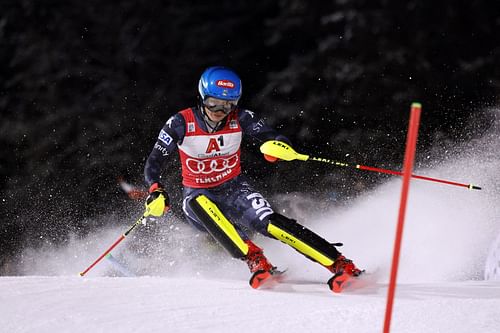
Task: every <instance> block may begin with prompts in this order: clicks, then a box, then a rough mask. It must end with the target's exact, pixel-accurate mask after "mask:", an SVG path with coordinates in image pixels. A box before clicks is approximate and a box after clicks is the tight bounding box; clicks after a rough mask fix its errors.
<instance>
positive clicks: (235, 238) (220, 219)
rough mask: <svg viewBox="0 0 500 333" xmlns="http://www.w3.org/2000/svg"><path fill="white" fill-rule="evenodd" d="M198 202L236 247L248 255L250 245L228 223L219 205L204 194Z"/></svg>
mask: <svg viewBox="0 0 500 333" xmlns="http://www.w3.org/2000/svg"><path fill="white" fill-rule="evenodd" d="M196 201H197V202H198V204H199V205H200V206H201V208H203V210H204V211H205V212H206V213H207V214H208V216H210V218H211V219H212V220H213V221H214V222H215V223H216V224H217V225H218V226H219V228H220V229H221V230H222V231H223V232H224V233H225V234H226V235H227V236H228V237H229V238H230V239H231V241H232V242H233V243H234V245H236V246H237V247H238V248H239V249H240V250H241V252H243V254H244V255H247V254H248V245H247V244H246V243H245V242H244V241H243V239H242V238H241V236H240V234H238V232H237V231H236V229H235V228H234V226H233V224H232V223H231V222H229V221H228V219H227V218H226V217H225V216H224V214H222V212H221V211H220V210H219V208H218V207H217V205H216V204H215V203H213V202H212V201H211V200H210V199H209V198H207V197H206V196H205V195H203V194H202V195H200V196H198V197H197V198H196Z"/></svg>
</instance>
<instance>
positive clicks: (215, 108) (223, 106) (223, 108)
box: [203, 97, 238, 114]
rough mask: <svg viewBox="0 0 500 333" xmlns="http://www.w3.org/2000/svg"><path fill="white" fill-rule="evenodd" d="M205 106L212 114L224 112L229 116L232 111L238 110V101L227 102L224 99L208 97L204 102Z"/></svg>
mask: <svg viewBox="0 0 500 333" xmlns="http://www.w3.org/2000/svg"><path fill="white" fill-rule="evenodd" d="M203 105H204V106H205V107H206V108H207V109H208V110H209V111H210V112H224V113H225V114H229V113H230V112H231V111H234V110H236V106H237V105H238V100H232V101H226V100H223V99H218V98H213V97H208V98H207V99H205V100H204V101H203Z"/></svg>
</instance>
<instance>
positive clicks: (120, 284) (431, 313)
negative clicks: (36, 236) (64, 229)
mask: <svg viewBox="0 0 500 333" xmlns="http://www.w3.org/2000/svg"><path fill="white" fill-rule="evenodd" d="M497 125H498V124H497ZM499 133H500V131H499V130H498V126H497V127H495V128H493V129H492V131H491V132H490V133H486V134H485V135H484V136H482V138H481V139H478V140H476V141H473V142H470V143H468V144H466V145H464V146H462V147H459V149H457V152H458V153H450V154H449V155H446V158H445V159H443V160H440V161H439V163H438V162H436V159H435V156H429V164H428V165H426V164H425V163H421V164H420V166H421V167H420V168H418V169H417V170H415V173H417V174H420V175H425V176H429V177H436V178H443V179H448V180H454V181H458V182H464V183H469V182H470V183H473V184H474V185H479V186H482V187H483V190H481V191H471V190H467V189H465V188H462V187H456V186H450V185H442V184H437V183H432V182H426V181H420V180H415V181H412V183H411V187H410V196H409V201H408V209H407V214H406V221H405V229H404V237H403V247H402V252H401V258H400V271H399V275H398V286H397V290H396V299H395V304H394V314H393V317H392V326H391V327H392V332H409V333H411V332H419V333H420V332H500V282H499V281H495V279H490V280H487V281H485V280H484V272H485V262H486V257H487V255H488V253H490V252H491V249H490V247H491V244H494V240H495V238H496V237H497V235H498V234H499V233H500V224H499V215H500V214H499V213H500V208H499V207H500V206H499V205H498V202H499V201H500V180H499V178H498V170H499V167H500V158H499V157H498V152H499V151H500V140H499V137H500V136H499ZM430 161H433V162H432V165H431V162H430ZM354 172H356V171H354ZM400 191H401V179H400V178H390V179H388V181H387V183H385V184H383V185H381V186H379V187H377V188H376V189H374V190H372V191H370V192H367V193H365V194H363V195H362V196H360V197H358V198H356V199H355V200H353V201H352V202H350V203H349V205H346V206H340V207H339V206H332V208H331V209H330V210H329V211H327V212H324V213H322V214H318V213H315V212H314V210H313V207H314V198H307V197H300V196H296V195H288V196H286V197H285V199H286V200H285V201H286V202H287V204H283V205H282V206H276V207H278V209H279V210H280V211H282V212H283V213H284V214H285V215H287V216H290V217H293V218H296V219H297V220H299V222H301V223H303V224H304V225H306V226H308V227H309V228H311V229H312V230H314V231H316V232H318V233H319V234H321V235H322V236H323V237H325V238H326V239H328V240H330V241H331V242H343V243H344V246H343V247H341V248H340V250H341V251H342V252H343V253H344V254H345V255H346V256H347V257H349V258H352V259H353V260H354V261H355V263H356V264H357V265H358V266H359V267H361V268H364V269H366V270H367V272H369V274H370V275H369V276H370V279H371V283H370V284H369V285H368V286H367V287H366V288H364V289H359V290H355V291H352V292H350V293H344V294H333V293H332V292H330V290H329V289H328V287H327V285H326V281H327V280H328V278H329V277H330V274H329V272H328V271H327V270H325V269H324V268H322V267H320V266H319V265H317V264H314V263H312V262H311V261H309V260H307V259H305V258H304V257H302V256H301V255H300V254H298V253H297V252H296V251H293V250H292V249H290V248H288V247H287V246H286V245H284V244H281V243H279V242H277V241H273V240H270V239H265V238H263V237H260V236H257V237H256V238H255V242H256V243H258V244H259V245H261V246H263V247H264V249H265V253H266V255H267V257H268V258H269V259H270V260H271V262H272V263H273V264H274V265H277V266H279V267H283V268H285V267H286V268H288V275H287V279H286V280H285V281H284V282H283V283H281V284H279V285H277V286H276V287H275V288H273V289H267V290H253V289H251V288H250V287H249V285H248V278H249V273H248V269H247V268H246V267H245V265H244V263H242V262H240V261H237V260H232V259H230V258H229V256H228V255H227V254H226V253H225V252H224V251H223V250H221V249H220V247H219V246H217V245H216V244H214V243H213V242H211V241H210V240H209V238H208V237H206V236H205V235H203V234H198V233H196V232H194V231H193V230H191V229H189V228H188V227H187V226H186V225H185V224H184V223H182V222H180V221H177V220H176V219H174V218H167V219H165V220H162V221H157V222H154V223H150V224H148V225H146V226H141V227H140V228H137V230H134V232H133V233H132V234H131V235H130V237H128V238H127V239H126V240H125V241H124V242H123V243H122V244H120V245H119V246H118V247H117V248H116V249H115V250H114V251H113V256H114V257H115V258H116V259H117V260H118V261H119V262H121V263H123V265H124V266H126V267H127V269H128V270H130V272H131V273H133V274H135V275H136V277H122V276H120V275H121V274H120V273H119V272H118V271H117V266H116V265H113V264H112V263H111V261H110V260H103V261H102V262H101V263H100V264H99V265H97V266H96V267H95V268H94V269H93V270H92V271H90V272H89V273H88V275H87V276H85V277H83V278H82V277H79V276H78V273H79V272H81V271H82V270H83V269H85V268H86V267H87V266H88V265H89V264H90V263H91V262H92V261H93V260H94V259H95V258H97V257H98V256H99V255H100V254H101V253H102V252H103V251H104V250H105V249H106V248H107V247H108V246H109V245H111V244H112V243H113V242H114V240H116V239H117V238H118V236H119V235H120V234H121V233H122V232H124V231H125V230H126V228H127V227H128V225H130V224H131V223H133V221H134V218H133V217H131V219H130V221H126V222H123V224H121V225H120V226H119V227H116V224H114V225H115V227H110V228H108V229H107V230H100V231H98V232H96V233H93V234H91V235H89V236H88V237H86V238H83V239H81V238H77V237H74V238H73V239H72V240H71V241H69V242H68V243H67V244H66V245H65V246H59V247H54V246H50V244H49V245H47V247H46V248H42V249H27V250H26V251H25V252H24V253H23V260H22V262H20V263H19V267H18V270H19V271H20V272H22V274H23V275H24V276H17V277H0V331H2V332H110V331H116V332H237V331H240V332H261V331H267V332H275V331H286V332H381V330H382V327H383V320H384V313H385V306H386V296H387V283H388V280H389V271H390V263H391V259H392V250H393V243H394V236H395V229H396V220H397V212H398V206H399V196H400ZM281 199H284V198H281ZM271 201H273V200H271ZM276 202H284V201H283V200H278V201H276ZM138 214H140V212H138ZM110 225H111V223H110ZM497 243H498V242H497ZM497 253H500V252H498V251H497ZM490 263H493V264H495V260H490ZM496 264H497V265H498V261H497V262H496ZM498 280H500V279H498Z"/></svg>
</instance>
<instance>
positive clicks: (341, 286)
mask: <svg viewBox="0 0 500 333" xmlns="http://www.w3.org/2000/svg"><path fill="white" fill-rule="evenodd" d="M376 279H377V276H376V274H374V273H366V272H365V271H363V272H362V274H360V275H358V276H352V275H349V274H344V273H339V274H335V275H334V276H333V277H332V278H330V280H328V282H327V283H328V287H329V288H330V290H331V291H333V292H334V293H342V292H346V291H347V292H348V291H354V290H358V289H362V288H366V287H368V286H370V285H373V284H374V283H375V281H376Z"/></svg>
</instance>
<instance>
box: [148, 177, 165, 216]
mask: <svg viewBox="0 0 500 333" xmlns="http://www.w3.org/2000/svg"><path fill="white" fill-rule="evenodd" d="M169 204H170V200H169V198H168V194H167V192H166V191H165V189H164V188H163V186H162V185H161V184H160V183H154V184H153V185H151V187H150V188H149V195H148V197H147V198H146V203H145V206H146V214H147V215H152V216H156V217H160V216H162V215H163V214H165V213H166V212H167V211H168V210H169V208H170V206H169Z"/></svg>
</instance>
